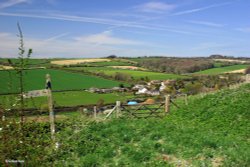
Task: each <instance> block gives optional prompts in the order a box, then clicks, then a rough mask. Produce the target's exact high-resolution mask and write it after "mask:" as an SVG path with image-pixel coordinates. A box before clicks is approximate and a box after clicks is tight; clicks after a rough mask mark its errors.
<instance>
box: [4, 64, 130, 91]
mask: <svg viewBox="0 0 250 167" xmlns="http://www.w3.org/2000/svg"><path fill="white" fill-rule="evenodd" d="M46 74H50V75H51V79H52V89H53V90H78V89H87V88H90V87H97V88H111V87H115V86H119V85H120V84H121V83H120V82H116V81H111V80H107V79H103V78H98V77H94V76H88V75H83V74H78V73H71V72H67V71H60V70H51V69H46V70H42V69H39V70H26V71H25V75H24V89H25V91H29V90H36V89H44V88H45V75H46ZM10 75H11V78H12V79H11V78H10ZM0 76H1V78H0V93H16V92H18V84H19V80H18V77H17V75H16V72H15V71H13V70H10V71H0ZM11 83H12V84H11ZM125 85H126V84H125Z"/></svg>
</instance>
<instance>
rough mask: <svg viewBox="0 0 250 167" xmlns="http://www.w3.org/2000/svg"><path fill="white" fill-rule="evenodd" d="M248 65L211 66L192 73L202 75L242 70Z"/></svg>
mask: <svg viewBox="0 0 250 167" xmlns="http://www.w3.org/2000/svg"><path fill="white" fill-rule="evenodd" d="M249 66H250V65H245V64H242V65H232V66H227V67H219V68H212V69H208V70H204V71H199V72H195V73H193V74H204V75H216V74H221V73H227V72H231V71H235V70H242V69H246V68H247V67H249Z"/></svg>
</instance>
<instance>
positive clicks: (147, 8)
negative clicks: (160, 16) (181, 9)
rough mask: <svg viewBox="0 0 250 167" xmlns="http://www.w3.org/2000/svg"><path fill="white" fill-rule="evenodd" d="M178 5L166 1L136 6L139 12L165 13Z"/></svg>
mask: <svg viewBox="0 0 250 167" xmlns="http://www.w3.org/2000/svg"><path fill="white" fill-rule="evenodd" d="M175 7H176V6H175V5H172V4H167V3H164V2H148V3H144V4H141V5H138V6H136V7H135V9H136V10H137V11H139V12H150V13H164V12H169V11H171V10H173V9H174V8H175Z"/></svg>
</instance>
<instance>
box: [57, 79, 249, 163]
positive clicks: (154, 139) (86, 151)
mask: <svg viewBox="0 0 250 167" xmlns="http://www.w3.org/2000/svg"><path fill="white" fill-rule="evenodd" d="M249 91H250V85H249V84H248V85H245V86H243V87H241V88H239V89H235V90H224V91H220V92H219V93H216V94H210V95H207V96H205V97H203V98H198V96H196V97H194V98H192V97H191V98H189V105H188V107H187V106H185V105H184V104H183V103H182V102H177V103H178V105H179V107H180V108H179V109H176V108H174V107H171V109H172V111H171V113H170V114H169V115H168V116H167V117H165V118H164V119H153V118H152V119H127V118H121V119H114V120H111V121H105V122H100V123H96V122H92V123H90V124H88V126H86V125H84V128H78V129H80V130H78V131H74V129H75V128H76V127H75V126H74V127H73V128H72V130H69V129H68V128H69V127H68V128H67V131H66V133H64V132H60V134H61V140H60V143H61V144H62V146H61V149H59V150H57V153H58V155H57V159H56V161H55V162H54V164H57V166H60V165H63V164H65V161H66V162H69V164H71V165H72V166H76V165H80V164H84V165H85V166H138V167H140V166H197V167H199V166H214V167H215V166H235V167H242V166H249V161H250V157H249V154H250V147H249V145H250V141H249V130H250V129H249V127H250V123H249V116H250V115H249V108H250V103H249V100H250V94H249ZM66 134H67V135H66ZM67 136H70V137H67ZM58 137H59V136H58ZM64 150H71V151H70V152H65V151H64Z"/></svg>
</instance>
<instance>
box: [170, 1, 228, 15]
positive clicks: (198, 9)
mask: <svg viewBox="0 0 250 167" xmlns="http://www.w3.org/2000/svg"><path fill="white" fill-rule="evenodd" d="M229 4H232V3H230V2H226V3H220V4H214V5H209V6H205V7H201V8H196V9H191V10H185V11H180V12H177V13H174V14H172V16H179V15H184V14H191V13H196V12H200V11H204V10H207V9H211V8H216V7H221V6H226V5H229Z"/></svg>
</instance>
